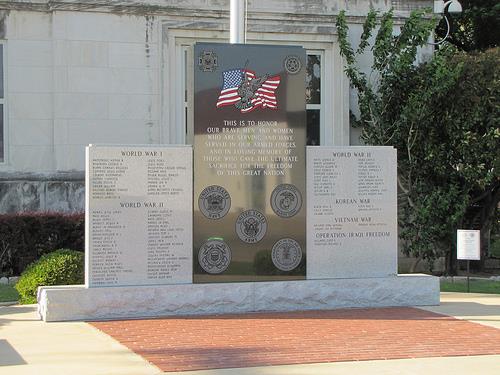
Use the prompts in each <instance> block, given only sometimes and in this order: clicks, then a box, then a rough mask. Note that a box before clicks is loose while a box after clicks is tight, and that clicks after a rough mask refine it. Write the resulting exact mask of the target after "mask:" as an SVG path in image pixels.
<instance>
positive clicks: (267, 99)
mask: <svg viewBox="0 0 500 375" xmlns="http://www.w3.org/2000/svg"><path fill="white" fill-rule="evenodd" d="M222 77H223V85H222V89H221V92H220V95H219V98H218V99H217V104H216V106H217V108H220V107H224V106H228V105H235V104H236V103H238V102H239V101H240V100H241V96H240V95H239V94H238V88H239V87H240V86H241V84H242V83H243V82H244V79H245V78H246V79H247V80H248V81H249V82H250V81H251V80H252V79H254V78H256V77H255V72H253V71H251V70H248V69H231V70H226V71H225V72H223V73H222ZM279 84H280V76H279V75H276V76H273V77H269V78H267V79H266V80H265V81H264V82H263V83H262V85H261V86H260V87H259V88H257V90H256V91H255V93H254V97H253V98H252V99H251V106H250V107H248V108H244V109H241V112H242V113H247V112H251V111H253V110H254V109H256V108H259V107H262V108H271V109H278V101H277V99H276V94H275V91H276V89H277V88H278V86H279Z"/></svg>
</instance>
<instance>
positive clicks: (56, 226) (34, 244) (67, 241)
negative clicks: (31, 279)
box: [0, 212, 85, 277]
mask: <svg viewBox="0 0 500 375" xmlns="http://www.w3.org/2000/svg"><path fill="white" fill-rule="evenodd" d="M84 243H85V216H84V214H83V213H77V214H63V213H56V212H23V213H19V214H2V215H0V277H2V276H17V275H20V274H21V273H22V272H23V271H24V269H25V268H26V267H27V266H28V264H30V263H32V262H34V261H36V260H37V259H39V258H40V257H41V256H42V255H45V254H48V253H50V252H51V251H53V250H54V249H63V248H65V249H66V248H67V249H74V250H82V251H83V248H84Z"/></svg>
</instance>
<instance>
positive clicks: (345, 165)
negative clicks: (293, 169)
mask: <svg viewBox="0 0 500 375" xmlns="http://www.w3.org/2000/svg"><path fill="white" fill-rule="evenodd" d="M396 160H397V158H396V149H394V148H393V147H361V146H352V147H323V146H322V147H308V148H307V278H308V279H329V278H356V277H387V276H391V275H395V274H397V267H398V264H397V262H398V252H397V251H398V243H397V241H398V230H397V215H398V212H397V186H396V166H397V162H396Z"/></svg>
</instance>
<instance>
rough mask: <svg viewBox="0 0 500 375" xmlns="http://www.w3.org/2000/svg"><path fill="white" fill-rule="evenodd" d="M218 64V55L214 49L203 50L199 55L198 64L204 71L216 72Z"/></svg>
mask: <svg viewBox="0 0 500 375" xmlns="http://www.w3.org/2000/svg"><path fill="white" fill-rule="evenodd" d="M217 65H218V63H217V55H216V54H215V52H214V51H203V52H202V53H200V56H198V66H199V67H200V70H201V71H202V72H215V71H216V70H217Z"/></svg>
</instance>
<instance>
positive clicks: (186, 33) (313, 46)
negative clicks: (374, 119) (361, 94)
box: [160, 23, 350, 146]
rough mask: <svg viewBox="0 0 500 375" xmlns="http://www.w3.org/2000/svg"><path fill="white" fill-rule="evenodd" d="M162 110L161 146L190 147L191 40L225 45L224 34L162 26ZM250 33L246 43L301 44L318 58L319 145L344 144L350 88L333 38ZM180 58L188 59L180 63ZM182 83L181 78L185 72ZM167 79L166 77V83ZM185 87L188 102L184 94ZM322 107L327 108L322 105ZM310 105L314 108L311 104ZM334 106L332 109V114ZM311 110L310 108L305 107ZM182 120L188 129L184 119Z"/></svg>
mask: <svg viewBox="0 0 500 375" xmlns="http://www.w3.org/2000/svg"><path fill="white" fill-rule="evenodd" d="M162 30H163V32H162V35H163V40H162V43H161V48H162V53H161V56H162V64H161V66H162V73H161V74H162V111H161V130H160V137H161V142H162V143H167V144H192V142H193V129H194V113H193V111H188V112H187V116H186V108H193V102H194V93H193V87H194V82H193V63H194V59H193V48H192V46H194V44H195V43H196V42H212V43H227V41H228V39H229V33H228V32H227V31H213V30H189V29H178V28H175V27H172V26H169V25H168V24H167V23H164V24H163V27H162ZM293 37H294V39H295V40H291V38H290V35H289V34H280V33H264V32H263V33H255V32H250V33H248V35H247V42H248V44H273V43H276V44H279V45H301V46H303V47H304V48H305V49H306V53H309V54H320V55H321V58H322V60H323V61H322V63H321V104H320V105H319V106H320V107H321V108H320V142H321V145H322V146H332V145H344V146H346V145H349V133H350V131H349V84H348V81H347V77H346V76H345V74H344V72H343V66H344V65H343V64H344V61H343V59H342V57H341V56H340V50H339V47H338V43H337V37H336V35H318V34H315V35H309V34H296V35H294V36H293ZM185 56H186V57H187V61H184V58H185ZM185 73H188V74H187V75H186V79H185V80H184V74H185ZM169 78H171V79H169ZM186 88H187V98H186V97H185V95H178V93H179V92H181V93H185V92H186ZM327 103H328V104H329V105H327ZM313 106H314V105H313ZM334 108H335V110H334ZM310 109H312V108H310ZM186 117H187V130H186V125H185V122H184V118H186Z"/></svg>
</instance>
